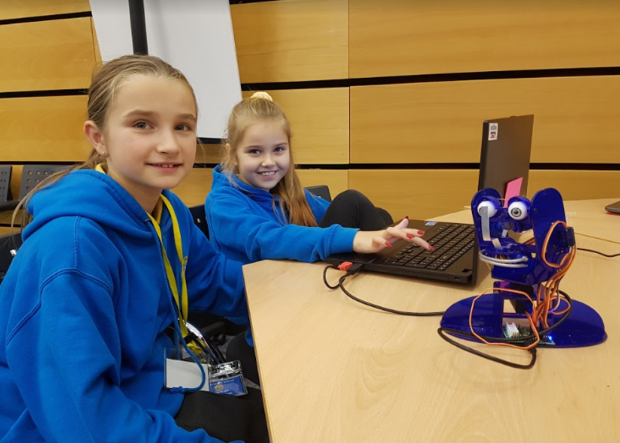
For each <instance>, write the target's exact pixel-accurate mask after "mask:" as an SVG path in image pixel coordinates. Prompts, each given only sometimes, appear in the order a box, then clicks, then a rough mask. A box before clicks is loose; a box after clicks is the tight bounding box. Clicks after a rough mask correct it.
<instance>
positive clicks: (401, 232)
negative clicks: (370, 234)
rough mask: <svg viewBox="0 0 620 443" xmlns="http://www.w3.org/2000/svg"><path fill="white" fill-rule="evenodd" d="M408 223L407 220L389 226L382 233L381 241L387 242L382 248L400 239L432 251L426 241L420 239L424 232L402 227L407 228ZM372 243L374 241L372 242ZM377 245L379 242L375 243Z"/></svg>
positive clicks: (431, 247)
mask: <svg viewBox="0 0 620 443" xmlns="http://www.w3.org/2000/svg"><path fill="white" fill-rule="evenodd" d="M408 223H409V220H408V219H406V218H405V219H403V220H401V221H400V222H399V223H398V224H397V225H395V226H391V227H389V228H387V229H385V230H384V231H383V236H382V237H383V241H384V242H385V241H387V243H388V244H384V246H388V247H389V245H392V244H393V243H394V242H395V241H396V240H398V239H402V240H405V241H407V242H409V243H414V244H417V245H419V246H421V247H423V248H424V249H426V250H428V251H434V250H435V248H434V247H433V246H431V245H429V244H428V243H427V242H426V240H424V239H422V238H420V237H421V236H422V235H424V231H419V230H417V229H408V228H407V229H405V228H404V226H407V225H408ZM373 241H374V240H373ZM375 243H376V244H379V241H376V242H375Z"/></svg>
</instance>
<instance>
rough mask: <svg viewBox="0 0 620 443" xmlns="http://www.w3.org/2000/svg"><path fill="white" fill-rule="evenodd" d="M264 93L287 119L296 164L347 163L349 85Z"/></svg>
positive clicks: (244, 95) (248, 93)
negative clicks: (269, 96) (278, 106)
mask: <svg viewBox="0 0 620 443" xmlns="http://www.w3.org/2000/svg"><path fill="white" fill-rule="evenodd" d="M267 92H269V94H270V95H271V96H272V98H273V100H274V101H275V102H276V103H278V105H280V107H281V108H282V109H283V110H284V112H285V113H286V116H287V118H288V119H289V123H290V125H291V130H292V133H293V140H292V149H293V152H294V155H295V163H297V164H300V165H303V164H346V163H348V162H349V88H334V89H299V90H283V91H267ZM251 95H252V92H244V93H243V97H244V98H246V97H250V96H251Z"/></svg>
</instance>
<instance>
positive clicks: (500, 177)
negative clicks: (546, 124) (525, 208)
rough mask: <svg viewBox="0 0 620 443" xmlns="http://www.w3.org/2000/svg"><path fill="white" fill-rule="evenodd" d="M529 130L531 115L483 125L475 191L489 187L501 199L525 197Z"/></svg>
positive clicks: (530, 139) (503, 119)
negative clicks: (497, 193)
mask: <svg viewBox="0 0 620 443" xmlns="http://www.w3.org/2000/svg"><path fill="white" fill-rule="evenodd" d="M533 128H534V116H533V115H522V116H516V117H507V118H496V119H490V120H486V121H485V122H484V123H483V125H482V149H481V151H480V176H479V181H478V190H481V189H487V188H493V189H495V190H497V191H498V192H499V193H500V195H501V197H502V198H506V197H507V198H511V197H514V196H517V195H520V196H523V197H525V196H526V194H527V183H528V175H529V170H530V153H531V149H532V132H533Z"/></svg>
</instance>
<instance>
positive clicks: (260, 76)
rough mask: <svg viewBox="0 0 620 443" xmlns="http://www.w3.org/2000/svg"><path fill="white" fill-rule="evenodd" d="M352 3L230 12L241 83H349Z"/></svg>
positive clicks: (328, 1)
mask: <svg viewBox="0 0 620 443" xmlns="http://www.w3.org/2000/svg"><path fill="white" fill-rule="evenodd" d="M347 6H348V0H308V1H277V2H276V1H274V2H264V3H247V4H239V5H232V6H231V7H230V10H231V17H232V23H233V32H234V35H235V46H236V48H237V60H238V63H239V75H240V77H241V82H242V83H264V82H285V81H301V80H324V79H339V78H347V77H348V66H347V65H348V62H347V58H348V57H347V53H348V28H347V26H348V9H347Z"/></svg>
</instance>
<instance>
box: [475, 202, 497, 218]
mask: <svg viewBox="0 0 620 443" xmlns="http://www.w3.org/2000/svg"><path fill="white" fill-rule="evenodd" d="M482 208H487V214H488V216H489V218H491V217H493V216H494V215H495V214H497V204H496V203H494V202H492V201H491V200H484V201H481V202H480V203H478V215H480V216H481V217H482Z"/></svg>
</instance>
